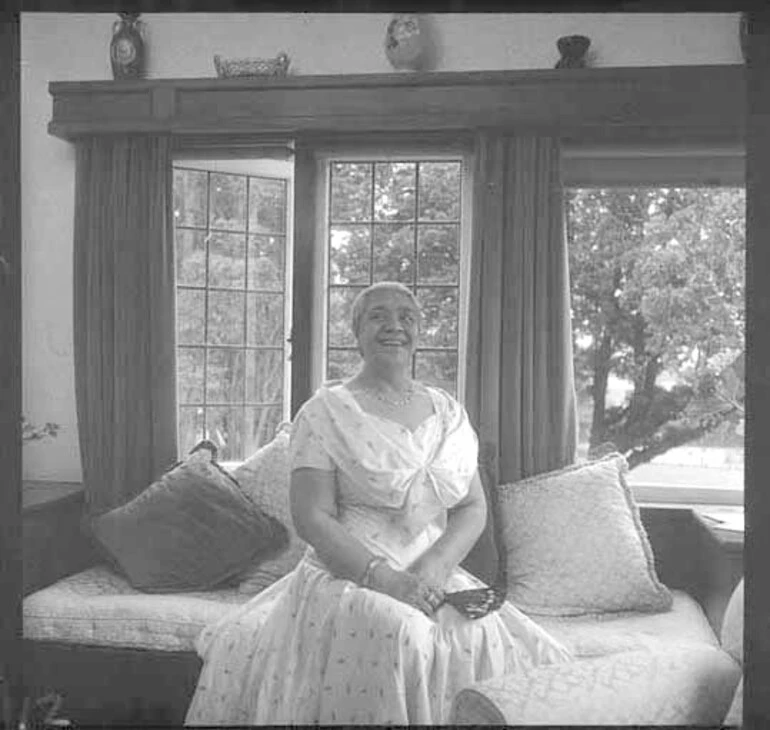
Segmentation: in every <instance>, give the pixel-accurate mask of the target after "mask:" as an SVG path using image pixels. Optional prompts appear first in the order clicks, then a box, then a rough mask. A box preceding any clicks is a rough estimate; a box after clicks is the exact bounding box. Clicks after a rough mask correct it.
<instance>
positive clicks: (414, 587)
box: [370, 565, 444, 616]
mask: <svg viewBox="0 0 770 730" xmlns="http://www.w3.org/2000/svg"><path fill="white" fill-rule="evenodd" d="M370 585H371V586H372V587H373V588H375V589H376V590H378V591H380V592H381V593H386V594H387V595H389V596H391V597H392V598H395V599H396V600H398V601H401V602H402V603H406V604H408V605H410V606H414V607H415V608H417V609H419V610H420V611H422V612H423V613H424V614H425V615H426V616H433V614H434V613H435V612H436V609H437V608H438V606H439V605H440V604H441V603H442V602H443V600H444V592H443V590H441V589H440V588H438V587H436V586H435V585H432V584H431V583H429V582H427V581H425V580H423V579H422V578H421V577H420V576H419V575H416V574H415V573H412V572H411V571H406V570H396V569H395V568H391V567H390V566H389V565H378V566H377V567H376V568H375V569H374V570H373V571H372V580H371V582H370Z"/></svg>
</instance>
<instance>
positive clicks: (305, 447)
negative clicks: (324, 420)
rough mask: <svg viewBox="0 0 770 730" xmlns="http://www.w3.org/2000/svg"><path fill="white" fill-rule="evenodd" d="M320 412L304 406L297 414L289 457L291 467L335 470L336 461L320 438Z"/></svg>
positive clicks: (292, 430) (292, 431)
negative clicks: (317, 412)
mask: <svg viewBox="0 0 770 730" xmlns="http://www.w3.org/2000/svg"><path fill="white" fill-rule="evenodd" d="M318 418H319V417H318V414H316V413H314V412H313V411H312V409H308V408H302V409H301V410H300V412H299V413H298V414H297V417H296V418H295V420H294V423H293V425H292V429H291V442H290V445H289V459H290V464H291V468H292V470H293V469H301V468H302V467H309V468H311V469H323V470H324V471H334V461H332V458H331V457H330V456H329V454H328V453H327V451H326V449H324V447H323V446H322V445H321V440H320V439H319V438H318V428H319V427H320V424H319V423H318Z"/></svg>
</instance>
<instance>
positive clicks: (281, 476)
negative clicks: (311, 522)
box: [233, 423, 307, 594]
mask: <svg viewBox="0 0 770 730" xmlns="http://www.w3.org/2000/svg"><path fill="white" fill-rule="evenodd" d="M290 435H291V424H288V423H287V424H284V425H282V426H281V427H280V428H279V430H278V433H277V434H276V435H275V438H274V439H273V440H272V441H270V442H269V443H267V444H265V445H264V446H262V447H261V448H260V449H259V450H258V451H256V452H255V453H254V455H253V456H251V457H250V458H249V459H247V460H246V461H244V462H243V464H241V465H240V466H238V467H237V468H236V469H235V470H233V476H234V477H235V479H236V480H237V481H238V483H239V484H240V485H241V488H242V489H243V491H244V492H245V493H246V495H247V496H248V497H249V498H250V499H251V500H252V501H253V502H254V503H255V504H256V505H257V506H258V507H260V508H261V509H262V510H264V511H265V512H266V513H267V514H269V515H272V516H274V517H277V518H278V519H279V520H280V521H281V522H282V523H283V524H284V525H285V526H286V529H287V530H288V531H289V546H288V548H286V550H284V551H282V552H281V553H280V554H279V555H276V556H275V557H273V558H270V559H268V560H264V561H262V562H261V563H259V564H258V565H256V566H255V567H253V568H250V569H247V570H246V572H245V573H244V574H243V579H242V580H241V583H240V586H239V590H240V591H241V592H243V593H252V594H256V593H259V591H261V590H263V589H264V588H266V587H267V586H269V585H270V584H271V583H274V582H275V581H276V580H278V579H279V578H282V577H283V576H284V575H286V574H287V573H288V572H290V571H291V570H293V569H294V567H295V566H296V565H297V563H298V562H299V561H300V558H301V557H302V555H303V553H304V552H305V550H306V548H307V543H306V542H305V541H304V540H302V538H300V536H299V535H297V532H296V530H295V529H294V523H293V522H292V519H291V506H290V504H289V475H290V464H289V439H290Z"/></svg>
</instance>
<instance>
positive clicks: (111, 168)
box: [73, 135, 177, 514]
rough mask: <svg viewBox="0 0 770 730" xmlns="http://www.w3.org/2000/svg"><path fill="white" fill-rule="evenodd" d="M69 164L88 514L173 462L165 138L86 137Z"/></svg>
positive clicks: (169, 181) (169, 221) (76, 341)
mask: <svg viewBox="0 0 770 730" xmlns="http://www.w3.org/2000/svg"><path fill="white" fill-rule="evenodd" d="M76 159H77V162H76V164H77V168H76V179H75V230H74V262H73V263H74V274H73V285H74V323H73V325H74V346H75V393H76V399H77V416H78V434H79V438H80V455H81V463H82V470H83V482H84V488H85V492H86V500H87V506H88V509H89V512H90V513H91V514H96V513H101V512H104V511H106V510H108V509H111V508H113V507H115V506H118V505H120V504H123V503H125V502H126V501H128V500H129V499H130V498H132V497H133V496H135V495H136V494H138V493H139V492H140V491H142V490H143V489H144V488H145V487H147V486H148V485H149V484H150V483H151V482H152V481H153V479H154V478H156V477H157V476H158V475H159V474H160V473H161V472H162V471H163V469H164V468H166V467H168V466H169V465H170V464H171V463H172V462H173V461H174V460H175V458H176V455H177V443H176V378H175V281H174V245H173V222H172V217H171V216H172V196H173V192H172V175H173V173H172V167H171V145H170V139H169V138H168V137H167V136H153V135H137V136H116V137H109V136H102V137H90V138H86V139H83V140H81V141H79V142H78V143H77V158H76Z"/></svg>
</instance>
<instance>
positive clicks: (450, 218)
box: [327, 160, 462, 392]
mask: <svg viewBox="0 0 770 730" xmlns="http://www.w3.org/2000/svg"><path fill="white" fill-rule="evenodd" d="M461 176H462V170H461V165H460V163H459V162H458V161H455V160H451V161H443V160H442V161H426V160H423V161H398V162H342V161H340V162H336V163H333V164H332V166H331V190H330V201H331V204H330V216H329V217H330V228H329V284H330V291H329V318H328V333H329V346H330V348H332V349H331V350H330V352H329V357H328V368H327V376H328V377H330V378H336V377H343V376H346V375H351V374H352V373H354V372H355V370H356V368H357V367H358V365H359V363H360V359H359V358H358V355H357V353H356V350H355V342H354V338H353V336H352V333H351V332H350V308H351V305H352V302H353V299H355V296H356V294H358V292H359V291H360V290H361V289H362V288H363V287H365V286H368V285H369V284H371V283H372V282H376V281H383V280H392V281H400V282H402V283H404V284H406V285H407V286H410V287H414V290H415V293H416V295H417V299H418V301H419V302H420V305H421V310H422V315H423V317H422V323H421V335H420V347H419V348H418V350H417V353H416V355H415V375H416V377H418V378H420V379H421V380H424V381H425V382H428V383H432V384H435V385H440V386H441V387H444V388H446V389H447V390H449V391H450V392H455V391H456V388H457V346H458V306H459V304H458V290H459V275H460V203H461V184H462V180H461ZM338 348H339V349H338ZM429 348H441V350H440V351H435V350H431V349H429Z"/></svg>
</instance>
